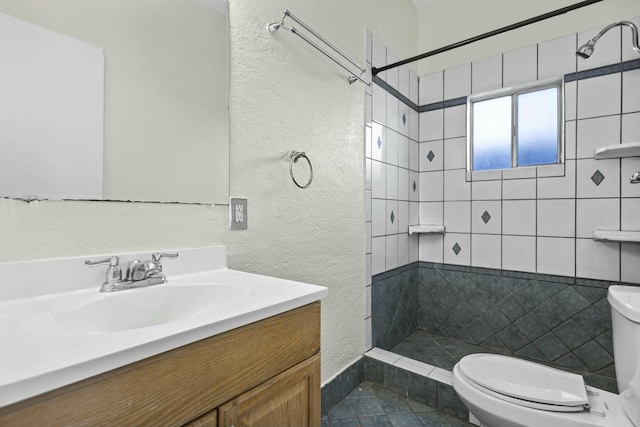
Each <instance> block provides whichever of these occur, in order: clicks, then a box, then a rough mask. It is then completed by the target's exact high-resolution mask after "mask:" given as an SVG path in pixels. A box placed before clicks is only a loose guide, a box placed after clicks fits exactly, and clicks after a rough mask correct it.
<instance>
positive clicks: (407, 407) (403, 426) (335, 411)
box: [322, 381, 473, 427]
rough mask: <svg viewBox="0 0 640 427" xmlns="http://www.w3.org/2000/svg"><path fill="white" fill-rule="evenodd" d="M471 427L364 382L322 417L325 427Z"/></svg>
mask: <svg viewBox="0 0 640 427" xmlns="http://www.w3.org/2000/svg"><path fill="white" fill-rule="evenodd" d="M414 426H415V427H435V426H443V427H444V426H446V427H454V426H455V427H468V426H469V427H472V426H473V425H472V424H469V423H467V422H464V421H462V420H459V419H457V418H455V417H452V416H451V415H448V414H445V413H444V412H440V411H438V410H436V409H433V408H430V407H428V406H425V405H423V404H421V403H418V402H416V401H414V400H411V399H407V398H405V397H404V396H401V395H399V394H396V393H393V392H391V391H389V390H387V389H385V388H383V387H381V386H379V385H377V384H375V383H373V382H369V381H365V382H363V383H361V384H360V385H359V386H358V387H356V388H355V390H353V391H352V392H351V393H349V394H348V395H347V396H346V397H345V398H344V399H342V400H341V401H340V402H338V403H337V404H336V405H335V406H334V407H333V408H331V409H330V410H329V413H328V415H325V416H323V417H322V427H414Z"/></svg>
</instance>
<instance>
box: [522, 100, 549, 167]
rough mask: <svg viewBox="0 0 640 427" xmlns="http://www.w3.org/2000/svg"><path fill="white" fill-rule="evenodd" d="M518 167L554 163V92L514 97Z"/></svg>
mask: <svg viewBox="0 0 640 427" xmlns="http://www.w3.org/2000/svg"><path fill="white" fill-rule="evenodd" d="M517 102H518V127H517V129H518V135H517V137H518V139H517V141H518V166H530V165H547V164H552V163H557V162H558V89H557V88H550V89H545V90H539V91H536V92H529V93H524V94H521V95H518V101H517Z"/></svg>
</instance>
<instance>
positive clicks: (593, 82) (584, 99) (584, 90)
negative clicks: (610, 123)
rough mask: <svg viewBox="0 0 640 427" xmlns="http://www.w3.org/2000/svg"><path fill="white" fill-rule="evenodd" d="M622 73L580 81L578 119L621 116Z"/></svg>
mask: <svg viewBox="0 0 640 427" xmlns="http://www.w3.org/2000/svg"><path fill="white" fill-rule="evenodd" d="M621 82H622V78H621V76H620V73H616V74H609V75H606V76H601V77H593V78H590V79H584V80H580V81H578V118H579V119H585V118H589V117H598V116H607V115H611V114H620V103H621V97H622V95H621Z"/></svg>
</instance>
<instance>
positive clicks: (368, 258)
mask: <svg viewBox="0 0 640 427" xmlns="http://www.w3.org/2000/svg"><path fill="white" fill-rule="evenodd" d="M371 263H372V261H371V254H370V253H368V254H367V255H365V257H364V271H365V284H366V286H371V276H372V275H371Z"/></svg>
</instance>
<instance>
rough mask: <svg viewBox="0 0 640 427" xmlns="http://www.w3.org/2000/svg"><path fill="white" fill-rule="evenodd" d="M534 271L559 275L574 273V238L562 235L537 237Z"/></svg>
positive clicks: (571, 274) (572, 274)
mask: <svg viewBox="0 0 640 427" xmlns="http://www.w3.org/2000/svg"><path fill="white" fill-rule="evenodd" d="M536 251H537V252H536V258H537V261H536V262H537V266H536V272H537V273H540V274H554V275H559V276H569V277H571V276H574V275H575V260H576V251H575V240H574V239H568V238H562V237H538V238H537V242H536Z"/></svg>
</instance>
